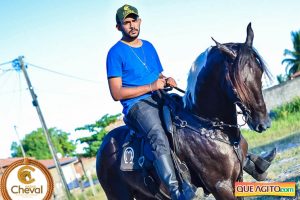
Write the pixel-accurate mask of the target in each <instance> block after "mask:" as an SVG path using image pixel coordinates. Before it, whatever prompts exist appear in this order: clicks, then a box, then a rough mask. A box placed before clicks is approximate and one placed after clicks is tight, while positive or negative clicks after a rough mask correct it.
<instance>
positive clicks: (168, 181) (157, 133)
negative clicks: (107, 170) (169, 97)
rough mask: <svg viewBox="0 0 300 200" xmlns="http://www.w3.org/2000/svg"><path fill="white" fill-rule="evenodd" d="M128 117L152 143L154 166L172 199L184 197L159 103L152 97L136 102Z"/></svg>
mask: <svg viewBox="0 0 300 200" xmlns="http://www.w3.org/2000/svg"><path fill="white" fill-rule="evenodd" d="M126 119H127V120H129V121H130V123H131V124H134V125H135V128H136V129H137V130H138V131H139V132H141V133H142V134H143V135H144V137H145V138H146V140H147V142H149V143H150V145H151V149H152V153H153V155H154V157H155V160H154V166H155V169H156V171H157V174H158V176H159V178H160V179H161V181H162V183H163V184H164V185H165V187H166V188H167V189H168V190H169V192H170V194H171V197H172V199H184V198H182V196H183V195H182V194H181V192H180V191H179V186H178V181H177V179H176V173H175V170H174V165H173V161H172V158H171V156H170V146H169V142H168V139H167V136H166V134H165V132H164V129H163V128H162V124H161V121H160V116H159V105H158V103H157V102H156V101H155V100H153V99H152V98H147V99H145V100H141V101H139V102H138V103H136V104H135V105H134V106H133V107H132V108H131V109H130V111H129V113H128V115H127V116H126Z"/></svg>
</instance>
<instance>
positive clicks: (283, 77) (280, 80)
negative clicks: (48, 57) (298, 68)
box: [276, 74, 290, 84]
mask: <svg viewBox="0 0 300 200" xmlns="http://www.w3.org/2000/svg"><path fill="white" fill-rule="evenodd" d="M276 78H277V81H278V83H279V84H281V83H284V82H286V81H288V80H289V79H290V77H289V76H288V75H283V74H279V75H277V76H276Z"/></svg>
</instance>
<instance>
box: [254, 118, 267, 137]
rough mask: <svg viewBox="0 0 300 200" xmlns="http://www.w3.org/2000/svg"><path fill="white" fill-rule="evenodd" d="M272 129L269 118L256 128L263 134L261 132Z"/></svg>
mask: <svg viewBox="0 0 300 200" xmlns="http://www.w3.org/2000/svg"><path fill="white" fill-rule="evenodd" d="M270 127H271V120H270V118H267V119H266V120H265V121H264V122H262V123H258V124H257V125H256V126H255V128H254V130H255V131H257V132H259V133H261V132H263V131H265V130H267V129H268V128H270Z"/></svg>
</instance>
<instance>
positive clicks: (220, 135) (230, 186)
mask: <svg viewBox="0 0 300 200" xmlns="http://www.w3.org/2000/svg"><path fill="white" fill-rule="evenodd" d="M253 37H254V34H253V31H252V28H251V24H249V25H248V27H247V39H246V42H245V43H227V44H219V43H217V42H216V44H217V45H216V46H214V47H211V48H209V49H208V50H206V51H205V52H204V53H203V54H202V55H201V56H199V57H198V58H197V59H196V61H195V63H194V64H193V66H192V68H191V70H190V74H189V77H188V88H187V91H186V94H185V96H184V97H183V102H184V108H185V109H182V110H184V111H182V112H183V114H181V113H178V116H177V120H179V121H181V122H187V123H183V126H181V127H178V133H177V134H176V137H177V138H178V141H177V144H178V145H177V149H178V151H177V154H178V157H179V158H180V159H181V160H182V161H184V162H185V163H186V164H187V166H188V168H189V170H190V173H191V182H192V183H193V185H195V186H196V187H203V188H204V189H205V191H206V192H208V193H212V194H213V196H214V197H215V198H216V199H224V200H230V199H236V197H235V196H234V183H235V182H236V181H237V180H238V179H239V178H241V177H239V176H240V175H241V171H242V170H241V169H242V167H241V166H242V165H241V163H243V162H244V159H245V156H246V154H247V150H248V146H247V142H246V141H245V139H244V138H243V137H242V136H241V134H240V131H239V127H238V124H237V110H236V105H238V106H239V107H240V108H241V110H242V111H243V113H244V116H245V118H247V120H246V121H247V123H248V125H249V127H250V128H251V129H252V130H255V131H257V132H262V131H264V130H266V129H267V128H268V127H269V126H270V120H269V118H268V114H267V111H266V106H265V103H264V99H263V96H262V84H261V78H262V75H263V73H264V71H265V65H264V63H263V61H262V59H261V58H260V56H259V55H258V53H257V52H256V51H255V50H254V49H253V48H252V43H253ZM186 113H193V114H190V115H187V114H186ZM194 115H195V116H200V117H202V118H205V119H206V120H207V121H210V122H214V123H212V124H214V126H210V127H209V126H207V125H205V123H203V124H202V123H201V120H198V119H197V117H195V116H194ZM191 126H192V127H194V128H192V129H191V128H189V127H191ZM128 131H129V129H128V128H127V127H126V126H122V127H119V128H116V129H114V130H112V131H111V132H110V133H109V134H108V135H107V136H106V137H105V139H104V141H103V143H102V145H101V147H100V149H99V151H98V155H97V175H98V178H99V181H100V183H101V185H102V187H103V189H104V191H105V193H106V195H107V197H108V199H109V200H114V199H116V200H129V199H133V198H135V199H141V200H144V199H155V197H154V196H153V195H152V194H151V193H150V192H149V190H148V189H147V188H146V187H145V185H144V179H143V175H142V173H141V172H140V171H133V172H123V171H121V170H120V160H121V153H122V145H123V143H124V138H125V136H126V134H127V133H128ZM235 149H241V151H240V152H242V153H241V154H240V155H242V156H238V153H237V151H236V150H235ZM240 180H241V179H240Z"/></svg>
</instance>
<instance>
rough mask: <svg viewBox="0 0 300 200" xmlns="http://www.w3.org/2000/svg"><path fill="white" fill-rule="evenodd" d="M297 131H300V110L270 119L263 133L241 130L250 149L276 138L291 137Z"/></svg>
mask: <svg viewBox="0 0 300 200" xmlns="http://www.w3.org/2000/svg"><path fill="white" fill-rule="evenodd" d="M298 132H300V112H297V113H292V114H290V115H288V116H286V117H285V118H280V119H277V120H274V121H272V126H271V128H269V129H268V130H267V131H265V132H263V133H256V132H254V131H251V130H242V134H243V136H244V137H245V138H246V140H247V142H248V144H249V149H250V150H251V149H255V148H256V147H259V146H263V145H268V144H270V143H272V142H274V141H276V140H282V139H283V138H286V137H291V136H292V135H294V134H297V133H298Z"/></svg>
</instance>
